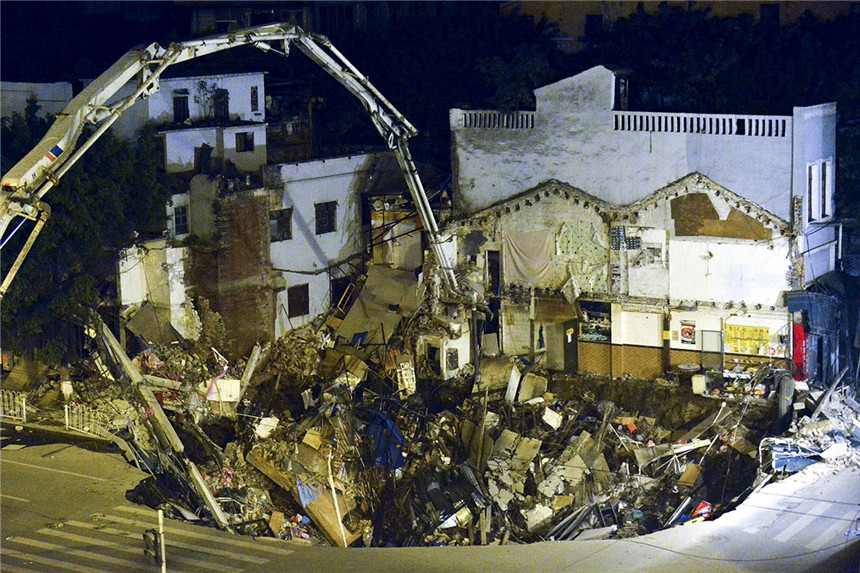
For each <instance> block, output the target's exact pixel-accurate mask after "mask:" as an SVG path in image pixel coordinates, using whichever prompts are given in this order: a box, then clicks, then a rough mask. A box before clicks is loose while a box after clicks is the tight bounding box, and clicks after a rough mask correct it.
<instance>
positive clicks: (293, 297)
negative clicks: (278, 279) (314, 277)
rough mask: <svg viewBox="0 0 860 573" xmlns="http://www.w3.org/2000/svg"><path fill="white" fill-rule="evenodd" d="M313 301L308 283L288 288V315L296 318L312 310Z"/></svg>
mask: <svg viewBox="0 0 860 573" xmlns="http://www.w3.org/2000/svg"><path fill="white" fill-rule="evenodd" d="M310 309H311V301H310V295H309V293H308V285H307V284H303V285H296V286H291V287H290V288H288V289H287V316H288V317H289V318H295V317H297V316H305V315H307V314H310V312H311V310H310Z"/></svg>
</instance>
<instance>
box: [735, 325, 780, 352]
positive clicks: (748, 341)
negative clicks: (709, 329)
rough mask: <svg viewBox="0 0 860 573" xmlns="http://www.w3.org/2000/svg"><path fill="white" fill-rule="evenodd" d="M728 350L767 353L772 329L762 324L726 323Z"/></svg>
mask: <svg viewBox="0 0 860 573" xmlns="http://www.w3.org/2000/svg"><path fill="white" fill-rule="evenodd" d="M725 334H726V339H725V344H726V352H731V353H734V354H757V355H760V356H765V355H767V351H768V347H769V346H770V329H769V328H764V327H761V326H740V325H734V324H727V325H726V333H725Z"/></svg>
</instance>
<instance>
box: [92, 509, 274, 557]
mask: <svg viewBox="0 0 860 573" xmlns="http://www.w3.org/2000/svg"><path fill="white" fill-rule="evenodd" d="M104 519H105V521H114V522H118V523H123V524H125V525H130V526H132V527H139V528H141V529H148V528H151V527H152V524H146V523H140V522H138V521H134V520H133V519H126V518H124V517H119V516H118V515H105V516H104ZM164 531H166V532H168V533H171V534H173V535H187V534H186V532H184V531H182V530H180V529H176V528H174V527H168V526H165V527H164ZM164 537H165V543H166V544H167V546H168V547H179V548H181V549H189V550H191V551H197V552H200V553H207V554H209V555H220V556H221V557H229V558H231V559H238V560H239V561H248V562H249V563H257V564H262V563H268V561H269V560H268V559H261V558H259V557H252V556H250V555H242V554H241V553H237V552H235V551H224V550H221V549H214V548H210V547H202V546H200V545H193V544H190V543H183V542H181V541H176V540H175V539H174V538H173V537H171V536H170V535H165V536H164ZM191 537H193V536H191ZM201 537H203V538H204V539H208V540H209V541H212V542H213V543H217V544H219V545H220V544H223V543H225V542H226V541H229V540H227V539H222V538H219V537H212V536H208V535H207V536H201ZM245 547H247V546H245Z"/></svg>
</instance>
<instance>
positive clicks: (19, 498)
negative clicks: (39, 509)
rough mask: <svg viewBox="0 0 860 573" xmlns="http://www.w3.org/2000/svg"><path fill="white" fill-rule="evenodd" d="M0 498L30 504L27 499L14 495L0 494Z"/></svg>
mask: <svg viewBox="0 0 860 573" xmlns="http://www.w3.org/2000/svg"><path fill="white" fill-rule="evenodd" d="M0 497H5V498H8V499H14V500H15V501H23V502H24V503H30V500H29V499H24V498H23V497H15V496H14V495H8V494H5V493H0Z"/></svg>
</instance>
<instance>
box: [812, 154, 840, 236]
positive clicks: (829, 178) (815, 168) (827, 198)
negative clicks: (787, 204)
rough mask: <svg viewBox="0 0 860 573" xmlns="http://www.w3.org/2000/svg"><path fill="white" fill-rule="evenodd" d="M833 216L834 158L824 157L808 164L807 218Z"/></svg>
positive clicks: (813, 219) (822, 218) (817, 218)
mask: <svg viewBox="0 0 860 573" xmlns="http://www.w3.org/2000/svg"><path fill="white" fill-rule="evenodd" d="M832 216H833V160H832V159H822V160H819V161H815V162H813V163H808V164H807V165H806V220H807V221H808V222H810V223H811V222H814V221H820V220H824V219H829V218H830V217H832Z"/></svg>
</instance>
